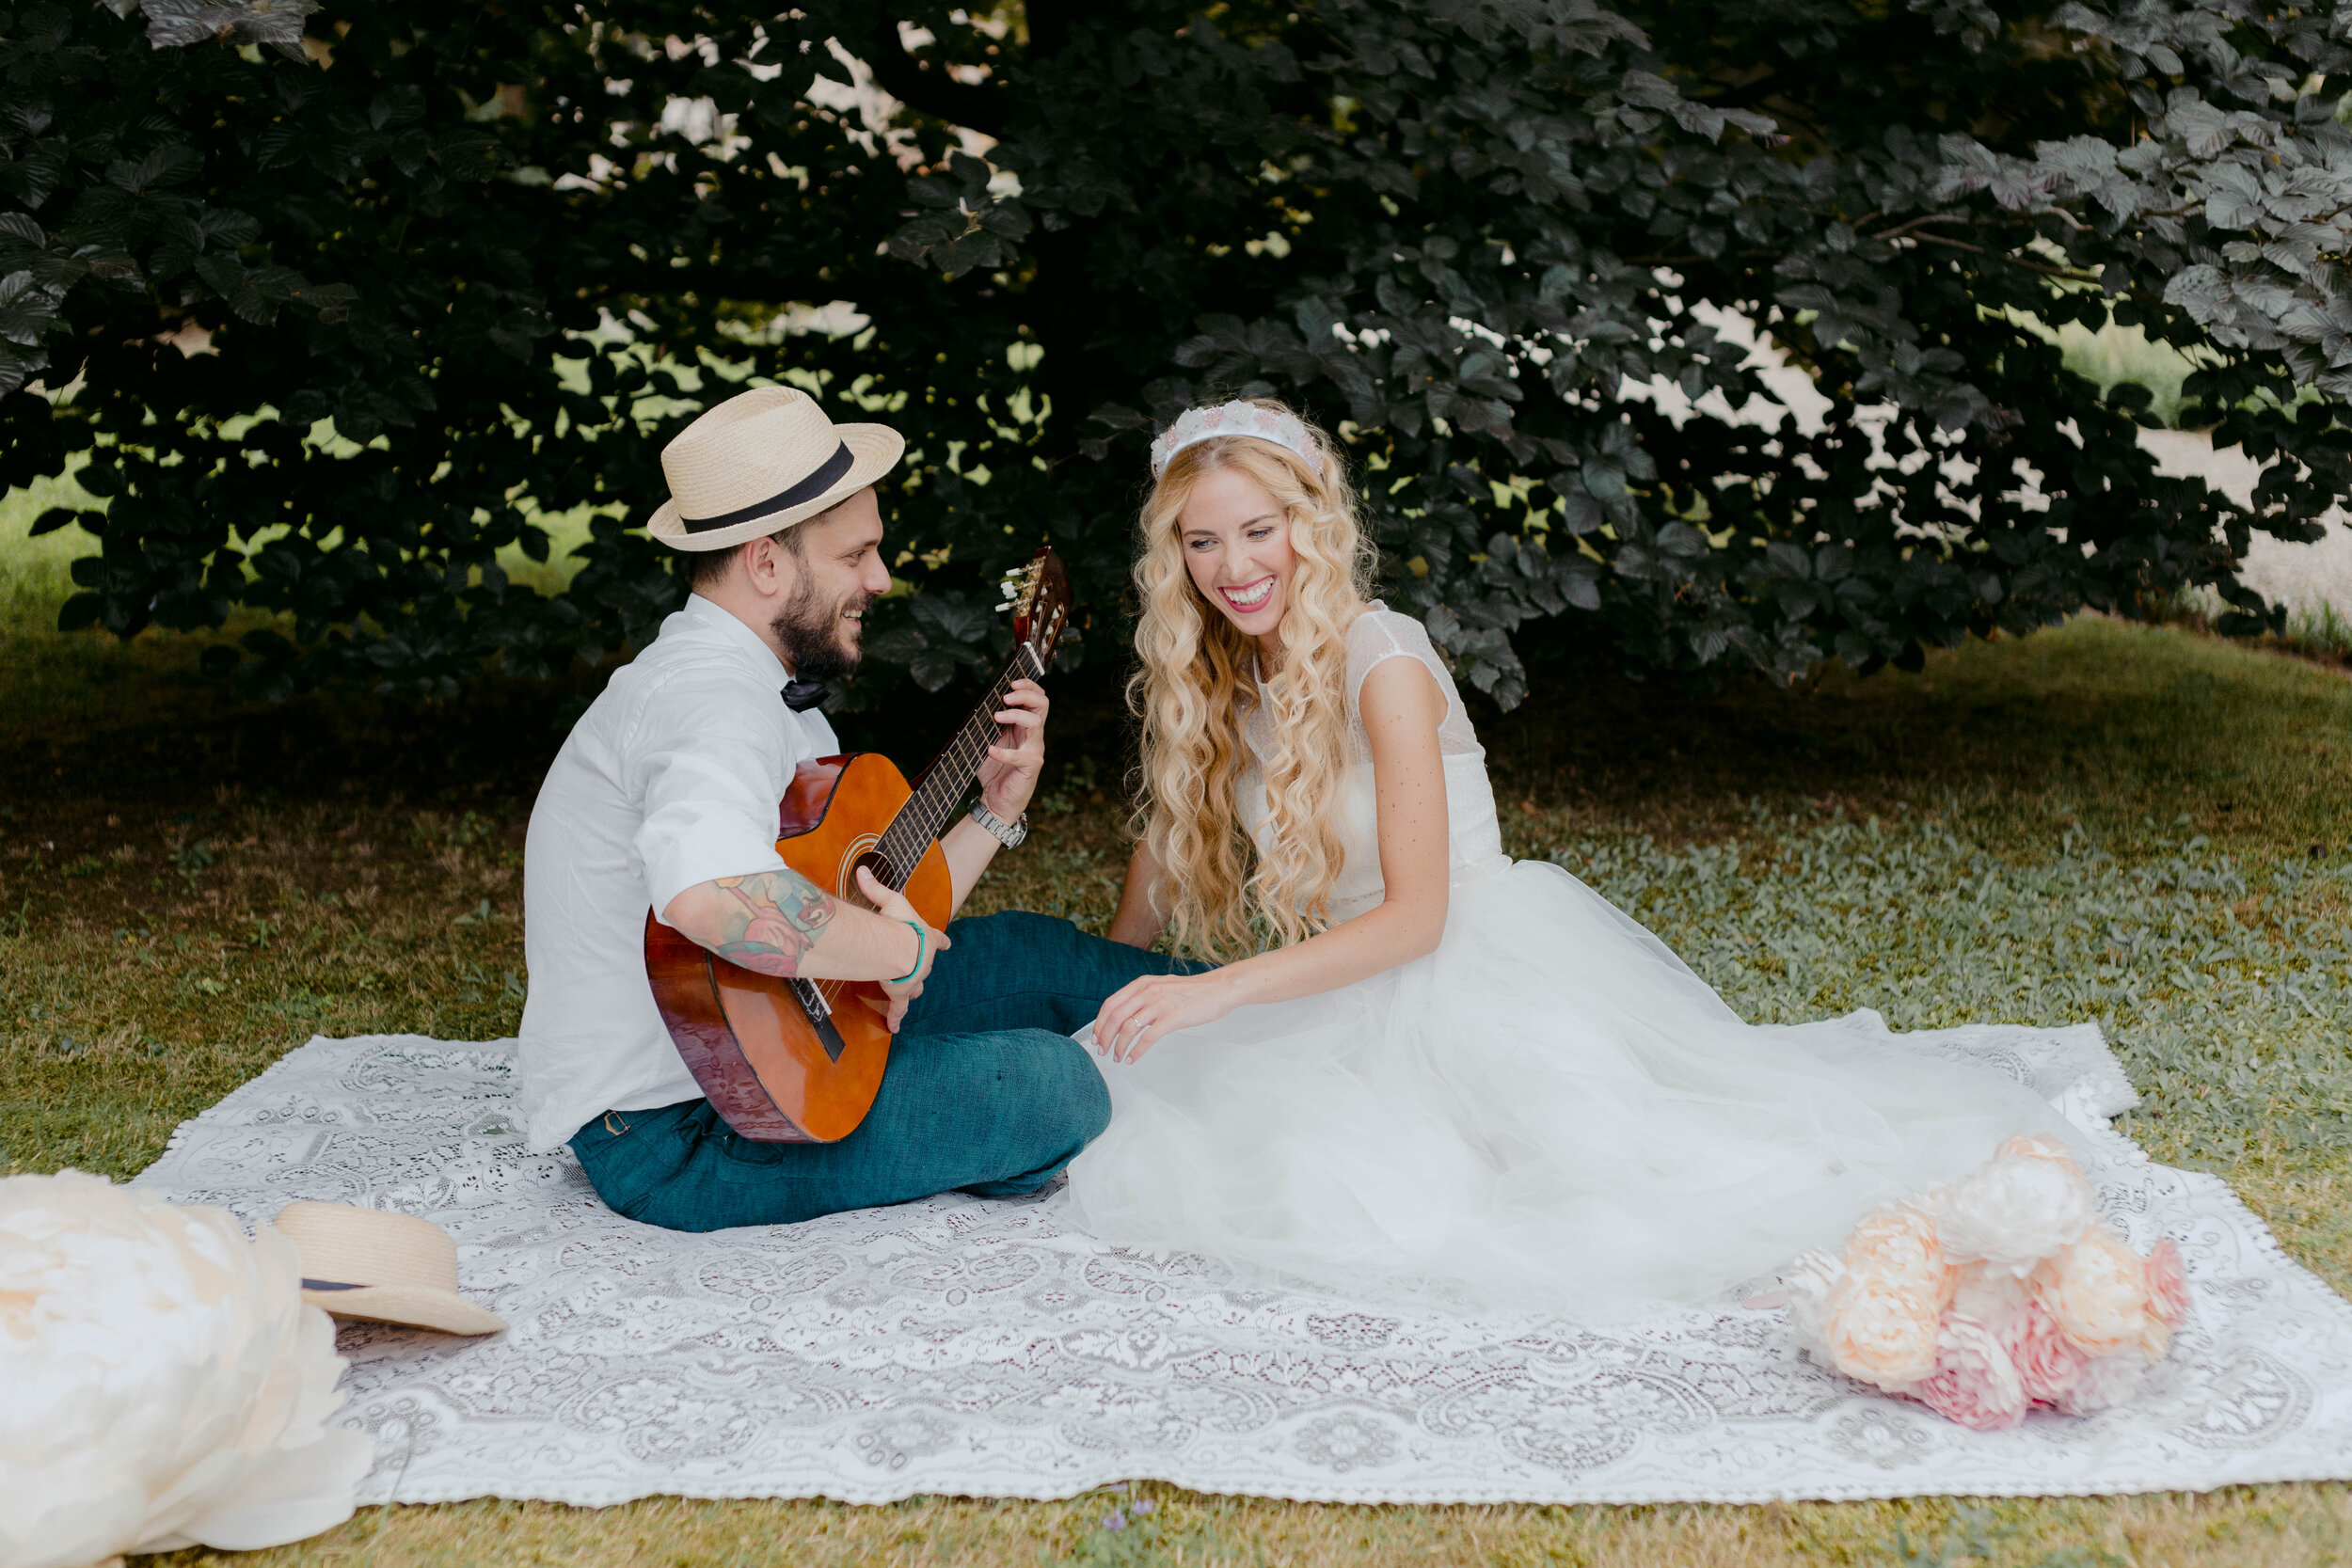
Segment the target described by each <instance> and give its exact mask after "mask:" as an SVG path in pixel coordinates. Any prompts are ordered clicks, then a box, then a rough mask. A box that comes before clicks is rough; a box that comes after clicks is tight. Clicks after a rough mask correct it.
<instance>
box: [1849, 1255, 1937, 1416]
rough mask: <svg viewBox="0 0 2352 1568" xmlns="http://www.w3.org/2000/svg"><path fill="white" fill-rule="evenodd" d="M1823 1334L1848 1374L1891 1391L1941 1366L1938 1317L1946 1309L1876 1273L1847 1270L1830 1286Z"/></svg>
mask: <svg viewBox="0 0 2352 1568" xmlns="http://www.w3.org/2000/svg"><path fill="white" fill-rule="evenodd" d="M1827 1307H1828V1310H1827V1311H1826V1312H1825V1313H1824V1315H1823V1322H1822V1324H1821V1338H1823V1340H1824V1341H1825V1342H1826V1343H1827V1346H1828V1350H1829V1354H1830V1359H1831V1360H1832V1361H1833V1362H1835V1363H1836V1367H1837V1370H1839V1371H1841V1372H1844V1373H1845V1374H1846V1375H1847V1376H1848V1377H1851V1378H1858V1379H1860V1380H1861V1381H1862V1382H1864V1383H1873V1384H1876V1385H1877V1386H1880V1387H1881V1388H1883V1389H1885V1390H1886V1391H1887V1392H1888V1393H1890V1394H1899V1393H1901V1392H1902V1391H1903V1389H1904V1388H1906V1387H1908V1386H1910V1385H1912V1384H1914V1383H1916V1382H1918V1381H1919V1380H1920V1379H1921V1378H1923V1377H1928V1376H1930V1375H1931V1374H1932V1373H1933V1372H1934V1371H1935V1366H1936V1318H1937V1316H1938V1314H1939V1313H1940V1312H1941V1311H1942V1307H1941V1306H1940V1305H1939V1304H1938V1303H1937V1302H1935V1301H1934V1300H1933V1299H1932V1298H1925V1299H1923V1298H1922V1297H1921V1296H1920V1295H1919V1294H1918V1293H1917V1292H1915V1291H1910V1290H1907V1289H1905V1288H1904V1287H1903V1286H1902V1285H1901V1284H1899V1282H1897V1281H1894V1280H1891V1279H1888V1278H1886V1277H1885V1276H1883V1275H1877V1274H1851V1273H1850V1274H1848V1275H1846V1276H1845V1277H1844V1278H1843V1279H1840V1280H1839V1281H1838V1282H1837V1283H1836V1285H1835V1286H1833V1287H1832V1288H1831V1290H1830V1293H1829V1301H1828V1304H1827Z"/></svg>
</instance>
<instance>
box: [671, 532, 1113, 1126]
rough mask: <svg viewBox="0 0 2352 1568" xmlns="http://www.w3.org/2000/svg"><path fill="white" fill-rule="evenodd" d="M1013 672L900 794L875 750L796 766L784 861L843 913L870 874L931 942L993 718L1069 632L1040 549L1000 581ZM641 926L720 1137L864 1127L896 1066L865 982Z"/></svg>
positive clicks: (1056, 574)
mask: <svg viewBox="0 0 2352 1568" xmlns="http://www.w3.org/2000/svg"><path fill="white" fill-rule="evenodd" d="M1005 592H1006V599H1005V605H1004V608H1005V609H1007V610H1010V611H1011V612H1012V660H1011V662H1010V663H1009V664H1007V665H1006V666H1005V670H1004V673H1002V674H1000V675H998V676H997V677H996V684H995V685H993V686H992V687H991V688H989V689H988V690H987V691H986V692H985V693H983V694H982V696H981V698H980V702H979V705H978V706H977V707H975V708H974V709H973V710H972V716H971V717H970V718H969V719H966V720H965V721H964V722H963V727H962V728H961V730H959V731H957V732H956V735H955V737H954V738H953V739H951V740H950V741H949V742H948V743H947V748H946V750H945V751H943V752H940V753H939V756H938V758H937V760H935V761H934V762H933V763H932V764H931V766H930V768H927V769H925V770H924V773H923V776H922V778H921V779H920V780H919V781H918V782H917V783H916V784H914V785H913V786H912V787H910V786H909V785H908V784H907V781H906V776H905V775H904V774H902V773H900V772H899V771H898V768H896V767H895V766H893V765H892V763H891V762H890V759H889V758H887V757H883V756H880V755H877V754H875V753H873V752H862V753H860V754H858V755H856V756H846V757H820V758H818V760H817V761H815V762H804V763H803V764H801V766H800V768H798V770H796V771H795V772H794V774H793V776H792V782H791V784H790V785H789V786H788V787H787V789H786V792H785V797H784V801H783V804H782V805H781V806H780V807H779V808H778V811H777V814H776V816H777V820H776V853H778V854H779V855H782V856H783V857H784V863H786V864H787V865H788V866H790V867H791V868H792V869H793V870H795V871H797V872H799V873H800V874H801V875H802V876H803V877H805V878H807V879H809V880H810V881H812V882H814V883H816V884H817V885H818V887H820V888H823V889H824V890H825V891H826V892H828V893H830V894H832V895H834V898H836V899H838V900H840V901H841V902H842V903H844V904H846V905H850V906H852V907H857V908H866V907H868V906H867V905H866V899H865V896H864V895H861V894H860V893H859V892H858V889H857V881H856V873H857V868H858V867H859V866H860V865H865V866H867V867H869V868H870V869H871V870H872V871H873V873H874V876H875V879H877V880H879V881H880V882H881V883H882V886H884V887H888V888H896V889H897V890H898V891H899V892H900V893H902V894H904V895H906V898H907V901H908V902H909V903H910V904H912V905H914V912H915V913H916V914H918V915H920V916H921V917H922V918H923V920H924V922H925V924H927V925H929V926H930V927H933V928H934V929H937V928H939V927H945V926H946V924H947V914H948V911H949V910H950V909H952V908H953V907H954V904H955V889H954V887H953V885H952V884H951V883H950V881H949V879H948V876H947V857H946V853H945V852H944V851H943V850H941V848H940V847H939V835H940V833H941V832H943V831H944V830H945V829H946V826H947V822H948V819H949V817H951V816H953V815H954V813H955V810H956V807H957V806H958V805H959V804H960V803H961V800H963V793H964V791H965V789H966V788H968V787H969V786H970V785H971V784H972V781H973V780H974V779H975V778H977V777H978V774H979V768H980V765H981V764H982V763H983V762H984V761H985V760H986V759H987V756H988V752H989V748H990V747H992V746H993V745H994V744H995V743H996V741H997V739H998V737H999V734H1000V727H999V726H998V724H997V722H996V719H995V715H996V714H997V713H998V712H999V711H1001V710H1002V708H1003V707H1004V702H1005V694H1006V693H1007V692H1008V691H1009V690H1010V689H1011V688H1012V685H1013V683H1014V682H1016V681H1020V680H1025V679H1026V680H1041V679H1042V678H1044V675H1045V672H1046V671H1047V670H1048V669H1050V668H1051V667H1052V665H1053V662H1054V649H1055V647H1056V645H1057V643H1058V641H1059V640H1060V638H1061V636H1062V633H1063V632H1064V631H1065V630H1066V629H1067V626H1068V623H1069V620H1070V577H1069V574H1068V573H1066V572H1065V571H1063V569H1062V564H1061V562H1060V561H1059V560H1058V559H1057V558H1056V556H1055V554H1054V552H1053V551H1052V550H1050V549H1043V550H1040V551H1038V552H1037V554H1036V556H1035V557H1034V558H1032V559H1031V561H1030V562H1029V563H1028V565H1027V566H1025V567H1024V568H1023V569H1022V570H1020V571H1018V572H1014V573H1011V574H1009V576H1008V577H1007V578H1006V579H1005ZM658 913H659V911H651V912H648V913H647V914H646V916H645V978H646V979H647V980H649V981H651V982H652V984H653V999H654V1003H655V1005H656V1006H659V1007H660V1010H661V1022H663V1023H665V1024H667V1025H668V1026H669V1030H670V1038H671V1039H672V1040H673V1041H674V1042H675V1044H676V1046H677V1053H678V1055H679V1056H680V1057H682V1058H684V1060H685V1062H686V1066H687V1069H688V1070H690V1071H691V1072H692V1073H693V1075H694V1082H695V1083H696V1084H699V1085H702V1091H703V1093H704V1094H706V1095H707V1096H708V1097H709V1099H710V1104H711V1108H712V1109H714V1110H716V1111H717V1112H718V1113H719V1115H720V1116H721V1117H723V1118H724V1119H725V1121H726V1123H727V1125H728V1126H730V1127H732V1128H734V1129H735V1130H736V1132H739V1133H741V1134H742V1135H743V1136H744V1137H746V1138H750V1139H753V1140H755V1141H756V1142H759V1143H803V1144H804V1143H818V1144H829V1143H834V1142H835V1141H837V1140H839V1139H842V1138H846V1137H848V1136H849V1135H850V1133H851V1132H856V1131H857V1126H858V1123H860V1122H862V1121H864V1120H865V1119H866V1111H867V1110H868V1109H869V1108H870V1107H871V1106H872V1105H873V1103H874V1096H875V1095H876V1094H877V1093H879V1092H880V1091H881V1089H882V1069H885V1068H887V1067H888V1066H889V1065H890V1031H889V1029H888V1028H887V1027H886V1026H885V1025H884V1024H883V1022H882V1014H880V1013H878V1012H876V1011H875V1010H874V1009H873V1008H872V1007H870V1006H867V1005H866V999H867V998H869V997H871V998H874V999H876V1000H879V999H880V998H881V996H882V987H881V986H879V985H877V984H875V983H873V982H872V981H851V980H787V979H780V978H777V977H776V976H773V975H768V974H759V973H757V972H756V971H754V970H749V969H744V968H741V967H739V966H738V965H736V964H733V963H730V962H728V961H727V960H726V959H724V958H720V957H718V956H717V955H715V954H712V953H710V952H708V951H707V950H706V949H705V948H703V947H702V946H700V945H699V944H697V943H695V942H690V941H689V940H687V939H686V938H685V937H683V936H681V935H679V934H678V933H677V932H675V931H674V930H672V929H671V928H670V927H667V926H664V925H663V924H662V923H661V922H660V919H659V918H657V915H658Z"/></svg>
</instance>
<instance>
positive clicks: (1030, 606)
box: [1004, 547, 1070, 674]
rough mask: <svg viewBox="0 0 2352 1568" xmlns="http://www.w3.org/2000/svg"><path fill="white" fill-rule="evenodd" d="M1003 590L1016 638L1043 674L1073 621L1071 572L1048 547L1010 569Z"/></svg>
mask: <svg viewBox="0 0 2352 1568" xmlns="http://www.w3.org/2000/svg"><path fill="white" fill-rule="evenodd" d="M1004 590H1005V603H1004V608H1005V609H1008V610H1011V611H1012V637H1013V641H1015V642H1022V643H1026V644H1027V645H1028V649H1029V652H1030V654H1031V656H1032V657H1033V658H1034V660H1035V665H1036V667H1035V670H1034V672H1033V673H1036V674H1043V673H1045V671H1046V670H1047V669H1048V668H1049V667H1050V666H1051V665H1052V664H1053V662H1054V649H1055V648H1056V647H1057V645H1058V644H1059V643H1060V641H1061V639H1062V633H1063V632H1064V631H1065V630H1066V629H1067V628H1068V627H1069V625H1070V574H1069V573H1068V572H1067V571H1065V570H1064V569H1063V567H1062V563H1061V557H1059V556H1057V555H1056V554H1055V553H1054V552H1053V550H1052V549H1051V548H1050V547H1049V548H1046V549H1041V550H1040V551H1038V552H1037V554H1036V555H1035V556H1033V557H1031V558H1030V561H1029V563H1028V564H1027V565H1025V566H1022V567H1018V568H1016V569H1014V570H1013V571H1011V572H1009V573H1008V574H1007V575H1006V577H1005V580H1004Z"/></svg>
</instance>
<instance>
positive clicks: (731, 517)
mask: <svg viewBox="0 0 2352 1568" xmlns="http://www.w3.org/2000/svg"><path fill="white" fill-rule="evenodd" d="M854 461H856V459H854V458H852V457H851V456H850V446H849V443H848V442H846V441H844V442H843V443H842V444H841V445H839V446H837V447H835V448H834V450H833V455H832V456H831V457H828V458H826V459H825V460H824V462H822V463H820V464H818V466H817V471H816V472H815V473H813V474H811V475H809V476H808V477H807V478H806V479H803V480H802V481H800V482H799V483H796V484H794V485H793V486H792V488H790V489H789V490H783V491H779V492H778V493H777V494H775V495H772V496H770V497H769V498H768V499H766V500H764V501H754V502H753V503H752V504H751V505H749V506H746V507H742V508H740V509H739V510H737V511H734V512H729V513H727V514H725V515H723V516H718V517H689V516H685V515H680V516H679V518H678V521H679V523H681V524H683V525H684V527H685V529H686V531H687V532H689V533H708V532H709V531H711V530H713V529H720V528H733V527H734V526H735V525H736V524H738V523H748V522H753V521H755V520H756V519H758V518H761V517H765V516H767V515H769V514H771V513H773V512H786V511H789V510H790V509H791V508H793V507H796V506H799V505H801V504H802V503H803V502H804V501H813V500H815V499H817V498H818V497H819V496H821V495H823V494H824V493H825V492H826V491H828V490H830V489H832V488H833V487H834V485H835V484H837V483H840V480H841V476H842V475H843V474H846V473H848V472H849V471H850V464H851V463H853V462H854Z"/></svg>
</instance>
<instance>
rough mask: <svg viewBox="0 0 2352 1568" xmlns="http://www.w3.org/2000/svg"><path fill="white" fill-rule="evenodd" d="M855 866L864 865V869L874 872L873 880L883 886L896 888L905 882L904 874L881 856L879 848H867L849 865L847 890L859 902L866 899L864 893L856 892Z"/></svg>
mask: <svg viewBox="0 0 2352 1568" xmlns="http://www.w3.org/2000/svg"><path fill="white" fill-rule="evenodd" d="M857 866H864V867H865V868H866V870H868V871H870V872H872V873H873V874H874V880H876V881H878V882H880V883H882V886H884V887H887V888H897V887H903V886H904V885H905V884H906V877H905V874H904V873H902V872H900V871H899V869H898V867H897V866H895V865H893V864H891V863H890V862H889V860H888V859H887V858H885V857H884V856H883V854H882V851H881V850H879V849H868V850H866V853H864V854H862V855H860V856H859V857H858V858H857V860H856V862H855V863H853V865H852V866H851V868H850V885H849V888H848V890H847V891H848V893H849V895H850V896H851V897H852V898H856V899H857V900H858V902H859V903H861V904H862V903H864V902H865V901H866V900H865V897H864V895H861V894H860V893H859V892H858V888H857V872H856V867H857Z"/></svg>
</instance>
